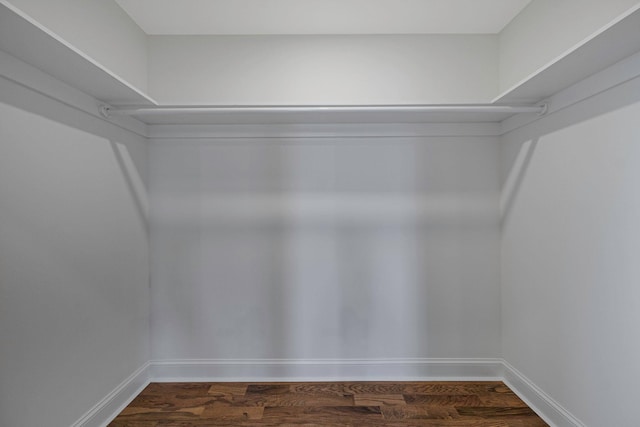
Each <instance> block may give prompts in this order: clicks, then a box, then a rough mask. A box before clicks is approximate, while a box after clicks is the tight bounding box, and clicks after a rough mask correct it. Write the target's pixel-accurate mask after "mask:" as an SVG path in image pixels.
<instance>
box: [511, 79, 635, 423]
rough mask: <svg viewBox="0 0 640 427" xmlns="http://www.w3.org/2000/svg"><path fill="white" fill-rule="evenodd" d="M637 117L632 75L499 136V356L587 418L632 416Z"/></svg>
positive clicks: (615, 419)
mask: <svg viewBox="0 0 640 427" xmlns="http://www.w3.org/2000/svg"><path fill="white" fill-rule="evenodd" d="M638 117H640V79H638V78H636V79H635V80H632V81H631V82H628V83H626V84H624V85H622V86H619V87H616V88H614V89H610V90H609V91H607V92H605V93H602V94H600V95H598V96H596V97H594V98H591V99H589V100H587V101H583V102H581V103H580V104H577V105H575V106H573V107H571V108H568V109H565V110H562V111H560V112H557V113H554V114H552V115H550V116H548V117H546V118H543V119H541V120H539V121H537V122H536V123H534V124H531V125H529V126H526V127H524V128H522V129H519V130H517V131H514V132H511V133H509V134H507V135H506V136H505V138H504V142H505V146H504V154H505V163H508V164H509V166H510V163H511V161H512V158H513V156H512V155H511V153H515V152H517V151H518V150H519V151H520V155H519V158H520V161H517V162H516V164H517V165H520V167H516V168H513V169H512V170H511V176H510V177H509V181H510V182H511V183H514V182H515V183H517V184H516V185H515V186H510V187H507V188H515V191H514V192H513V193H512V194H510V195H509V196H508V197H507V199H508V200H510V201H509V203H506V209H505V216H504V218H503V236H502V286H503V291H502V302H503V306H502V308H503V309H502V325H503V340H502V342H503V349H504V358H505V360H506V361H507V362H509V363H510V364H511V365H512V366H513V367H515V368H516V369H517V370H518V371H520V372H521V373H522V374H523V375H524V376H525V377H527V378H528V379H529V380H530V381H531V382H533V383H534V384H535V385H537V386H538V387H539V388H540V389H542V390H544V392H545V393H547V394H548V395H549V396H550V397H551V398H552V399H554V400H555V401H556V402H557V403H558V404H559V405H561V406H562V407H564V408H565V409H566V410H568V411H569V412H570V413H572V414H573V415H574V416H575V417H577V418H578V419H580V420H581V421H582V422H583V423H584V425H586V426H590V427H591V426H593V427H595V426H620V427H632V426H635V425H637V423H638V420H637V416H636V413H635V411H634V410H633V408H634V407H635V405H637V402H636V396H637V379H638V378H640V365H639V364H638V360H640V341H638V339H636V338H637V335H638V325H639V324H640V311H639V310H638V307H640V287H639V286H638V283H640V263H639V262H638V254H639V253H640V226H639V222H638V218H640V191H638V182H640V144H639V142H640V128H638V124H637V123H638ZM603 408H606V410H605V409H603Z"/></svg>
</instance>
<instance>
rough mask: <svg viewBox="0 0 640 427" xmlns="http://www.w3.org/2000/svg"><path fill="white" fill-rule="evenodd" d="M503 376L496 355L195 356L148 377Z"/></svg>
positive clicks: (161, 366) (162, 364) (160, 366)
mask: <svg viewBox="0 0 640 427" xmlns="http://www.w3.org/2000/svg"><path fill="white" fill-rule="evenodd" d="M501 378H502V362H501V361H500V360H499V359H243V360H237V359H206V360H202V359H197V360H184V359H182V360H156V361H152V362H151V380H152V381H156V382H172V381H205V382H206V381H338V380H339V381H365V380H366V381H384V380H390V381H429V380H443V381H447V380H448V381H454V380H466V381H473V380H488V379H501Z"/></svg>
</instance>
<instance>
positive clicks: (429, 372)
mask: <svg viewBox="0 0 640 427" xmlns="http://www.w3.org/2000/svg"><path fill="white" fill-rule="evenodd" d="M213 381H242V382H247V381H504V382H505V384H507V385H508V386H509V388H511V389H512V390H513V391H514V392H515V393H516V394H517V395H518V396H519V397H520V398H521V399H522V400H523V401H525V402H526V403H527V405H529V406H530V407H531V409H533V410H534V411H535V412H536V413H537V414H538V415H540V417H541V418H543V419H544V420H545V421H546V422H547V423H548V424H549V425H550V426H551V427H585V425H584V424H583V423H582V422H581V421H580V420H578V419H577V418H576V417H574V416H573V415H571V413H569V411H567V410H566V409H564V408H563V407H562V406H561V405H560V404H559V403H557V402H556V401H555V400H553V399H552V398H551V397H550V396H549V395H547V394H546V393H545V392H543V391H542V390H541V389H540V388H538V387H537V386H536V385H535V384H534V383H532V382H531V381H530V380H529V379H528V378H527V377H525V376H524V375H523V374H522V373H520V372H518V370H517V369H515V368H514V367H513V366H511V365H510V364H509V363H508V362H506V361H504V360H501V359H240V360H238V359H179V360H155V361H150V362H147V363H145V364H144V365H143V366H142V367H140V369H138V370H137V371H136V372H134V373H133V374H131V376H130V377H129V378H127V379H126V380H124V381H123V382H122V383H121V384H120V385H119V386H118V387H116V388H115V389H114V390H113V391H112V392H111V393H109V394H108V395H107V396H106V397H105V398H104V399H102V400H101V401H100V402H98V403H97V404H96V405H95V406H94V407H93V408H91V409H90V410H89V411H88V412H87V413H86V414H84V415H83V416H82V417H81V418H80V419H79V420H78V421H76V422H75V423H74V424H73V425H72V426H71V427H105V426H106V425H107V424H108V423H109V422H110V421H111V420H113V419H114V418H115V417H116V415H117V414H118V413H120V412H121V411H122V410H123V409H124V408H125V407H126V406H127V405H128V404H129V403H130V402H131V401H132V400H133V398H135V396H137V395H138V394H139V393H140V392H141V391H142V390H143V389H144V388H145V387H146V386H147V385H148V384H149V383H150V382H213Z"/></svg>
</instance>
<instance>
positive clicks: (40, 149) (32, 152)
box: [0, 78, 149, 427]
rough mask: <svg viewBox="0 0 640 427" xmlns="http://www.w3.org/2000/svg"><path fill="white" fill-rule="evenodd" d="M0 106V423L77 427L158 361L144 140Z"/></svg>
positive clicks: (25, 96)
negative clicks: (153, 356) (152, 351)
mask: <svg viewBox="0 0 640 427" xmlns="http://www.w3.org/2000/svg"><path fill="white" fill-rule="evenodd" d="M0 101H1V102H2V103H0V141H1V143H0V206H1V208H0V342H2V345H1V346H0V362H1V368H0V425H3V426H11V427H33V426H69V425H71V424H73V423H74V422H75V421H77V420H79V419H80V418H81V417H82V416H83V414H85V413H86V412H87V411H88V410H90V409H91V408H92V407H93V406H94V405H96V404H97V403H98V402H100V401H102V399H104V398H105V397H106V396H107V395H108V394H109V393H111V392H112V391H114V390H115V389H116V388H117V387H118V386H119V384H121V383H122V382H123V381H124V380H126V379H127V378H128V377H129V376H130V375H131V374H132V373H134V372H135V371H136V370H137V369H139V368H140V367H142V366H143V365H144V364H145V363H146V362H147V361H148V360H149V331H148V329H149V326H148V325H149V287H148V286H149V276H148V243H147V227H146V201H145V189H144V185H143V182H142V179H141V176H144V170H145V163H146V140H145V139H144V138H142V137H138V136H136V135H134V134H132V133H130V132H128V131H124V130H122V129H120V128H118V127H115V126H113V125H110V124H107V123H105V122H104V121H102V120H100V119H98V118H96V117H92V116H89V115H88V114H85V113H83V112H80V111H78V110H74V109H72V108H69V107H67V106H66V105H63V104H61V103H58V102H55V101H53V100H51V99H49V98H47V97H44V96H41V95H38V94H36V93H35V92H32V91H30V90H28V89H25V88H23V87H21V86H18V85H16V84H13V83H10V82H9V81H7V80H5V79H3V78H0ZM136 387H137V386H136ZM134 391H135V390H130V392H134ZM118 404H119V403H118ZM113 409H114V410H115V409H116V408H113ZM88 425H94V424H88Z"/></svg>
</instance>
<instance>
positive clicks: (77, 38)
mask: <svg viewBox="0 0 640 427" xmlns="http://www.w3.org/2000/svg"><path fill="white" fill-rule="evenodd" d="M2 2H4V3H8V4H11V5H13V6H14V7H16V8H18V9H19V10H21V11H22V12H24V13H26V14H27V15H28V16H30V17H31V18H32V19H34V20H36V21H37V22H38V23H40V24H41V25H44V26H45V27H47V28H48V29H49V30H51V31H53V32H54V33H55V34H57V35H58V36H60V37H61V38H63V39H64V40H65V41H67V42H68V43H70V44H71V45H73V46H74V47H76V48H77V49H79V50H80V51H82V52H83V53H84V54H86V55H87V56H89V57H91V58H92V59H94V60H95V61H97V62H98V63H100V64H101V65H103V66H104V67H106V68H107V69H108V70H109V71H111V72H113V73H115V74H116V75H118V76H119V77H121V78H122V79H124V80H125V81H126V82H128V83H130V84H131V85H133V86H134V87H135V88H137V89H139V90H141V91H143V92H146V90H147V36H146V34H145V33H144V32H143V31H142V30H141V29H140V27H138V25H136V24H135V23H134V22H133V21H132V20H131V18H130V17H129V15H127V14H126V13H125V12H124V10H122V9H121V8H120V6H118V5H117V3H116V2H115V1H111V0H109V1H104V0H89V1H87V0H56V1H51V0H2ZM71 83H72V82H71Z"/></svg>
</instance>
